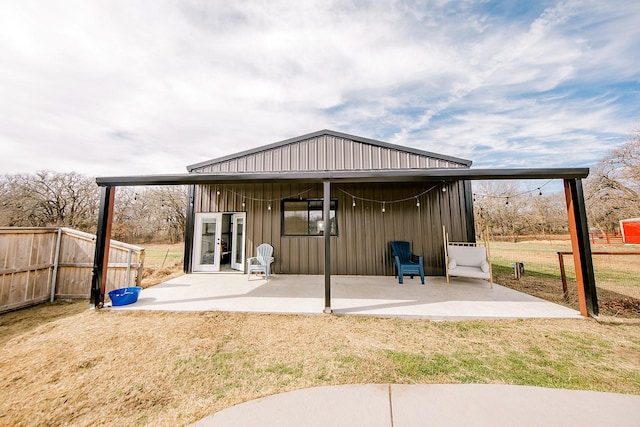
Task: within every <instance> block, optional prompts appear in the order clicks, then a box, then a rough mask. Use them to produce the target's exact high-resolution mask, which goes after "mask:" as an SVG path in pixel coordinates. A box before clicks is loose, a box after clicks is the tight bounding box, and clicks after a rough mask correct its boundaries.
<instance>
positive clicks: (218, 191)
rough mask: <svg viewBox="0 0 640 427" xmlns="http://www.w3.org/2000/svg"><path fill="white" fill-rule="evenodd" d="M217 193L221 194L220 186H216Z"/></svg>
mask: <svg viewBox="0 0 640 427" xmlns="http://www.w3.org/2000/svg"><path fill="white" fill-rule="evenodd" d="M216 194H217V195H218V196H219V195H220V187H217V186H216Z"/></svg>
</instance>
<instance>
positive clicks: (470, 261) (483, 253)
mask: <svg viewBox="0 0 640 427" xmlns="http://www.w3.org/2000/svg"><path fill="white" fill-rule="evenodd" d="M447 253H448V255H449V260H452V259H455V260H456V264H458V265H461V266H465V267H480V266H481V265H482V263H483V262H486V261H487V248H485V247H483V246H457V245H447Z"/></svg>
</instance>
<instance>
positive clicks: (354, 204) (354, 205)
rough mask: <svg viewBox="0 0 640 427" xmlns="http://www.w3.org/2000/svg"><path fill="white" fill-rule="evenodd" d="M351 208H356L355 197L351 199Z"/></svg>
mask: <svg viewBox="0 0 640 427" xmlns="http://www.w3.org/2000/svg"><path fill="white" fill-rule="evenodd" d="M351 206H353V207H354V208H355V207H356V198H355V197H354V198H353V204H352V205H351Z"/></svg>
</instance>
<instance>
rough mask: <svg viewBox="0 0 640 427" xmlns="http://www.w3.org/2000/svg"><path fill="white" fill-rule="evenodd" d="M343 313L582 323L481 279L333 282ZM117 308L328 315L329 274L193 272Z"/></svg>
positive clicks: (570, 313)
mask: <svg viewBox="0 0 640 427" xmlns="http://www.w3.org/2000/svg"><path fill="white" fill-rule="evenodd" d="M331 292H332V299H331V303H332V309H333V312H334V313H335V314H337V315H370V316H383V317H408V318H424V319H431V320H465V319H512V318H582V317H581V316H580V314H579V313H578V312H577V311H576V310H572V309H570V308H567V307H564V306H561V305H558V304H553V303H550V302H548V301H544V300H542V299H539V298H536V297H533V296H530V295H527V294H524V293H521V292H518V291H514V290H512V289H509V288H505V287H503V286H500V285H495V284H494V286H493V289H491V288H490V286H489V283H488V282H486V281H483V280H475V279H455V280H452V281H451V283H450V284H447V283H446V280H445V278H444V277H428V278H426V280H425V285H421V284H420V280H419V279H414V280H411V279H409V278H407V279H405V283H404V284H403V285H399V284H398V281H397V279H395V278H393V277H388V276H332V286H331ZM111 309H112V310H159V311H228V312H255V313H287V314H322V312H323V310H324V276H302V275H272V276H271V277H270V278H269V280H265V279H262V278H252V280H247V276H246V275H244V274H238V273H221V274H188V275H184V276H181V277H178V278H175V279H172V280H170V281H168V282H165V283H161V284H159V285H156V286H153V287H150V288H147V289H144V290H142V292H141V293H140V297H139V299H138V302H137V303H135V304H131V305H126V306H120V307H112V308H111Z"/></svg>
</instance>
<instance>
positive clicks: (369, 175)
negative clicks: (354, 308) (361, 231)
mask: <svg viewBox="0 0 640 427" xmlns="http://www.w3.org/2000/svg"><path fill="white" fill-rule="evenodd" d="M588 175H589V169H588V168H547V169H467V168H450V169H403V170H377V171H326V172H325V171H323V172H286V173H234V172H218V173H185V174H172V175H141V176H116V177H98V178H96V183H97V184H98V185H99V186H101V187H126V186H145V185H194V184H210V183H222V182H224V183H230V184H232V183H245V184H249V183H253V182H274V183H279V182H291V181H304V182H317V183H321V182H324V181H327V180H328V181H331V182H353V183H358V182H439V181H459V180H464V181H488V180H530V179H584V178H586V177H587V176H588Z"/></svg>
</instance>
